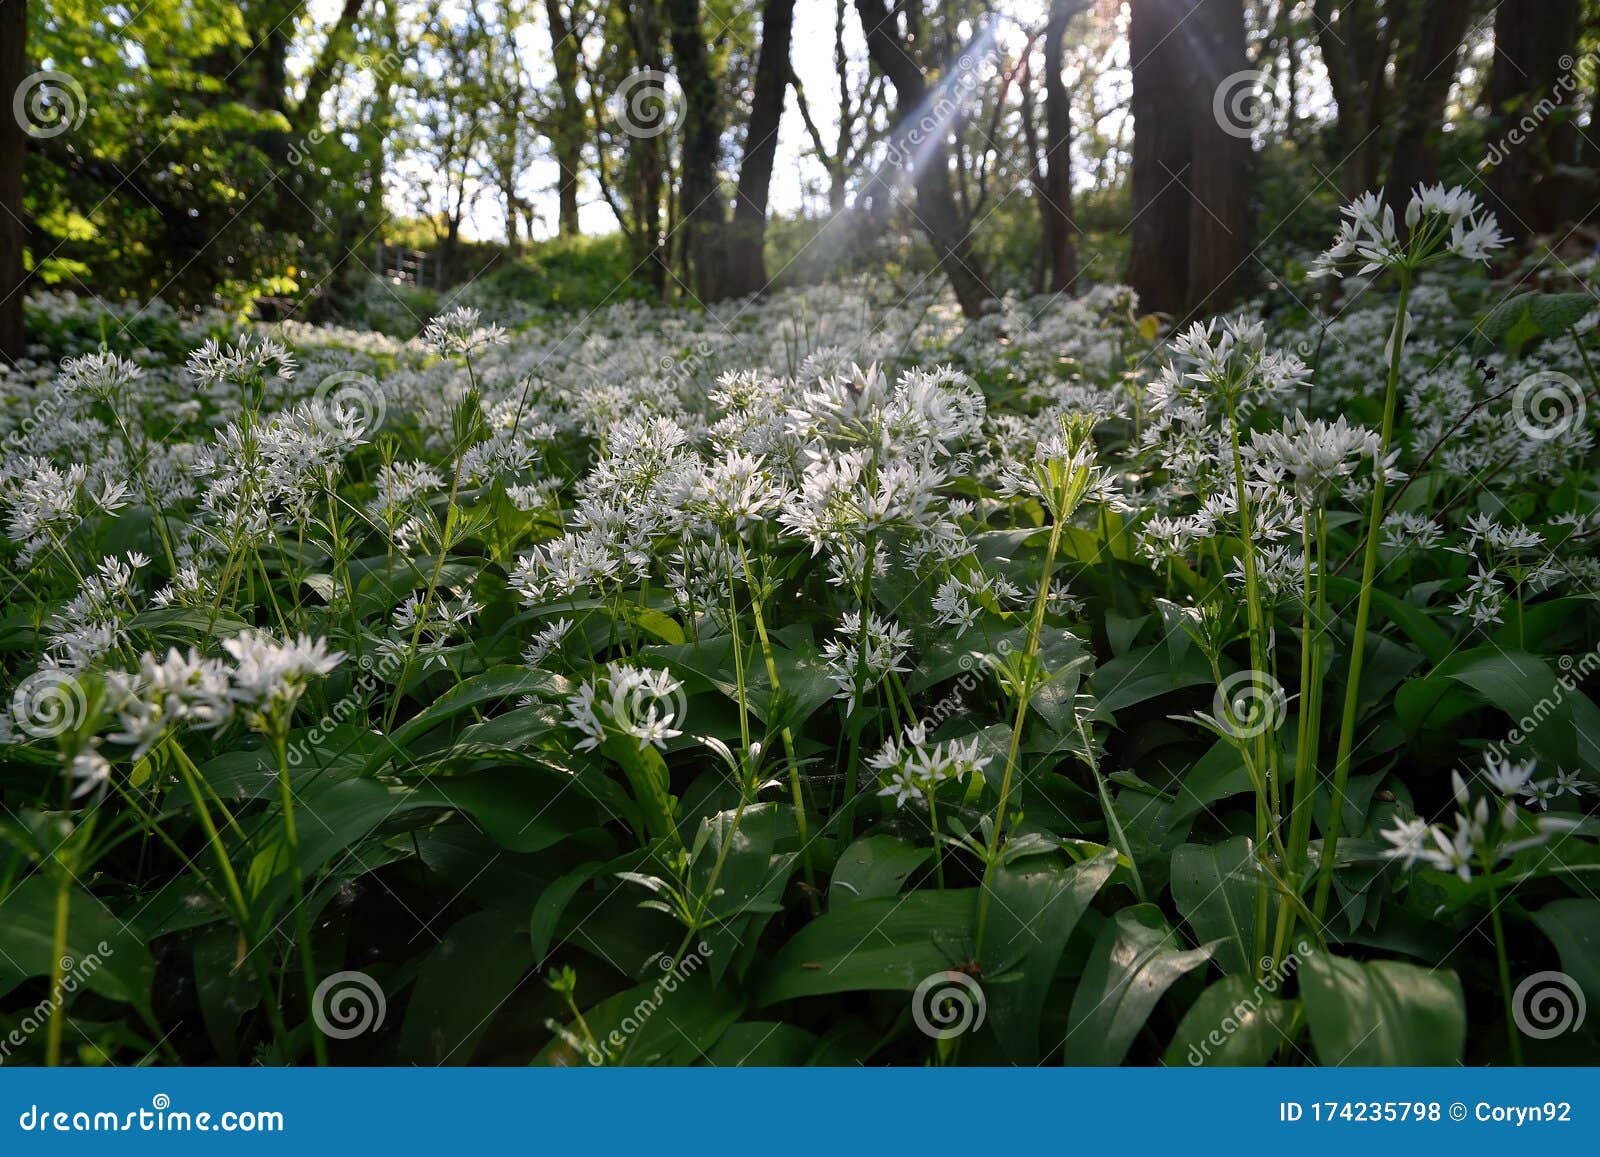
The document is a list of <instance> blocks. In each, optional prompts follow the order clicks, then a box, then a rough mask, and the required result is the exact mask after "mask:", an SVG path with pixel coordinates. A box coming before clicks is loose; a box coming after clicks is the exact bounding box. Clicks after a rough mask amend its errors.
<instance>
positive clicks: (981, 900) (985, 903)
mask: <svg viewBox="0 0 1600 1157" xmlns="http://www.w3.org/2000/svg"><path fill="white" fill-rule="evenodd" d="M1063 528H1064V523H1063V521H1062V520H1061V519H1060V518H1057V519H1055V521H1054V522H1052V523H1051V525H1050V545H1049V546H1047V547H1046V548H1045V552H1044V569H1043V571H1042V572H1041V573H1040V575H1039V590H1038V593H1037V594H1036V595H1034V599H1033V615H1032V616H1031V618H1030V619H1029V620H1028V642H1027V645H1026V647H1025V648H1024V649H1023V652H1022V662H1021V665H1020V668H1019V670H1018V675H1017V677H1018V681H1019V682H1018V687H1017V710H1016V714H1015V715H1014V716H1013V718H1012V722H1011V745H1010V747H1009V748H1008V749H1007V751H1006V766H1005V770H1004V772H1002V774H1001V776H1000V800H999V802H998V803H997V804H996V805H995V809H994V826H993V828H992V829H991V831H990V833H989V846H988V848H987V849H986V853H987V854H986V855H985V856H984V865H983V882H982V886H981V887H980V889H979V892H978V923H977V929H976V936H975V937H974V945H973V955H974V956H978V955H979V953H981V952H982V951H983V934H984V931H985V929H986V927H987V925H988V920H989V896H990V893H991V892H992V891H993V876H994V868H995V865H996V864H997V863H999V862H1000V844H1001V841H1002V839H1003V836H1004V831H1005V820H1006V804H1007V803H1009V802H1010V800H1011V782H1012V778H1013V777H1014V775H1015V774H1016V769H1017V753H1018V751H1019V750H1020V749H1021V747H1022V727H1023V724H1024V723H1026V722H1027V719H1028V701H1029V700H1030V699H1032V698H1033V670H1034V664H1035V663H1036V662H1037V660H1038V656H1039V636H1040V635H1041V634H1042V633H1043V632H1044V612H1045V607H1046V606H1048V605H1049V602H1050V578H1051V572H1052V571H1053V570H1054V569H1055V565H1056V553H1057V551H1059V550H1060V549H1061V532H1062V530H1063Z"/></svg>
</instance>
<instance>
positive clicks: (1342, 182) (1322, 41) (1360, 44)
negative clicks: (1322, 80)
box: [1312, 0, 1400, 200]
mask: <svg viewBox="0 0 1600 1157" xmlns="http://www.w3.org/2000/svg"><path fill="white" fill-rule="evenodd" d="M1399 6H1400V5H1399V0H1315V2H1314V4H1313V5H1312V12H1313V15H1314V17H1315V20H1316V25H1317V44H1318V46H1319V47H1320V48H1321V49H1322V63H1323V66H1324V67H1325V68H1327V70H1328V87H1329V88H1331V89H1332V90H1333V100H1334V103H1335V104H1336V105H1337V106H1338V109H1339V116H1338V123H1337V134H1336V136H1337V148H1338V150H1339V188H1340V191H1341V192H1342V193H1343V194H1344V196H1345V198H1346V199H1347V200H1351V199H1354V198H1355V197H1357V196H1359V195H1360V194H1362V193H1364V192H1366V191H1367V190H1368V189H1373V188H1376V187H1377V183H1378V146H1379V143H1380V142H1379V135H1380V130H1381V129H1382V128H1383V117H1384V108H1385V105H1386V103H1387V95H1388V94H1387V88H1386V85H1385V81H1384V76H1385V73H1386V72H1387V71H1388V67H1389V56H1390V50H1391V49H1392V47H1393V44H1394V36H1395V24H1396V20H1395V13H1396V10H1397V9H1398V8H1399Z"/></svg>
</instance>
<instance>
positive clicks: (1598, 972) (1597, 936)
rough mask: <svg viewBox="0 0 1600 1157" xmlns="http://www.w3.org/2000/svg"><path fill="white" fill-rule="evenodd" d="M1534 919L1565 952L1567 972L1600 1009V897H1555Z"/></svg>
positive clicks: (1558, 950)
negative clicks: (1558, 898)
mask: <svg viewBox="0 0 1600 1157" xmlns="http://www.w3.org/2000/svg"><path fill="white" fill-rule="evenodd" d="M1533 922H1534V923H1535V924H1537V925H1538V926H1539V929H1540V931H1542V932H1543V933H1544V934H1545V935H1546V936H1548V937H1550V943H1552V944H1554V945H1555V946H1556V951H1557V952H1559V953H1560V954H1561V967H1562V969H1563V971H1565V972H1566V973H1567V974H1568V975H1569V976H1571V977H1572V979H1573V980H1575V981H1577V982H1578V986H1579V987H1580V988H1582V989H1583V991H1584V995H1585V996H1586V997H1587V998H1588V1000H1589V1003H1590V1005H1592V1006H1594V1007H1595V1008H1600V900H1595V899H1592V898H1591V897H1588V896H1582V897H1573V898H1570V899H1566V900H1552V901H1551V902H1550V903H1548V904H1546V905H1545V906H1544V907H1543V908H1540V909H1539V910H1538V911H1537V912H1535V913H1533Z"/></svg>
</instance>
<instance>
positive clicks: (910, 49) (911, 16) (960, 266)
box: [856, 0, 995, 318]
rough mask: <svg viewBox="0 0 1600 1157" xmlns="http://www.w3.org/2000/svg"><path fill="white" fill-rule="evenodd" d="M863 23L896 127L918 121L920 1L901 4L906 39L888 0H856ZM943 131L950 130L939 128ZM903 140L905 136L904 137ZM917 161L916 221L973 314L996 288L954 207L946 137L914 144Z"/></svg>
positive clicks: (922, 92)
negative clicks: (888, 90)
mask: <svg viewBox="0 0 1600 1157" xmlns="http://www.w3.org/2000/svg"><path fill="white" fill-rule="evenodd" d="M856 11H857V12H859V13H860V15H861V27H862V31H863V33H864V34H865V35H866V41H867V54H868V55H869V56H870V57H871V58H872V63H873V64H874V65H875V66H876V67H877V68H878V69H879V71H881V72H882V73H883V74H884V75H885V76H887V77H888V78H889V83H890V84H891V85H893V86H894V94H895V112H896V114H897V116H898V117H899V118H900V124H899V125H898V126H897V130H898V129H903V128H907V127H909V128H911V129H915V128H916V127H917V126H916V125H915V124H914V123H913V121H914V118H916V117H918V116H919V115H921V113H922V110H921V108H920V106H921V104H922V100H923V97H924V96H926V95H927V80H926V77H925V75H924V73H923V69H922V66H921V65H920V64H918V63H917V60H916V57H915V55H914V52H915V50H916V46H918V45H920V44H921V42H922V36H921V33H920V28H921V19H920V17H921V12H920V11H919V8H918V3H917V2H916V0H911V2H909V3H905V4H902V5H899V6H897V8H896V11H903V12H904V15H905V18H906V34H905V37H904V39H903V40H902V38H901V37H900V35H899V34H898V31H897V28H896V25H895V23H894V17H893V16H892V15H891V14H890V11H889V8H888V5H887V3H886V2H885V0H856ZM940 131H941V133H942V132H944V131H947V130H944V129H941V130H940ZM901 139H904V138H903V137H902V138H901ZM915 151H916V153H917V166H916V170H915V172H914V173H913V180H914V182H915V186H916V195H917V222H918V224H919V225H921V227H922V230H923V232H924V233H926V234H927V235H928V240H929V241H930V242H932V244H933V252H934V256H935V257H936V258H937V264H938V267H939V268H940V269H942V270H943V271H944V273H945V276H947V277H948V278H949V279H950V287H951V288H952V289H953V290H954V291H955V295H956V301H957V302H959V303H960V305H961V312H962V314H963V315H964V316H966V317H969V318H975V317H980V316H982V315H983V314H984V313H985V312H987V311H988V309H989V307H990V305H991V304H992V303H993V301H994V299H995V295H994V291H993V290H992V289H990V288H989V286H988V284H987V283H986V282H985V281H984V279H983V275H982V274H981V272H980V271H979V269H978V263H977V255H976V254H975V253H973V251H972V235H971V223H970V222H968V221H966V220H964V219H963V218H962V216H961V211H960V210H959V209H958V208H957V207H956V198H955V190H954V188H953V187H952V185H951V181H950V160H949V147H948V145H947V143H946V141H945V140H944V139H943V136H942V135H941V136H939V137H937V138H936V139H934V140H930V141H922V142H919V143H918V144H917V145H916V146H915Z"/></svg>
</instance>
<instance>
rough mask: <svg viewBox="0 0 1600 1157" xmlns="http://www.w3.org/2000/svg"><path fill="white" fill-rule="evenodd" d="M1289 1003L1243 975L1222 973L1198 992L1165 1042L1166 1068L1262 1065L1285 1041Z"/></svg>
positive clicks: (1290, 1020)
mask: <svg viewBox="0 0 1600 1157" xmlns="http://www.w3.org/2000/svg"><path fill="white" fill-rule="evenodd" d="M1293 1023H1294V1005H1293V1004H1292V1003H1291V1002H1290V1001H1287V1000H1284V999H1283V998H1281V997H1279V996H1277V995H1275V994H1274V992H1272V991H1270V990H1268V989H1267V988H1266V982H1264V981H1256V980H1252V979H1251V978H1250V977H1248V976H1225V977H1223V978H1222V979H1221V980H1219V981H1217V982H1216V983H1215V984H1213V985H1212V986H1211V987H1210V988H1208V989H1206V990H1205V991H1204V992H1202V993H1201V994H1200V999H1199V1000H1197V1001H1195V1002H1194V1005H1193V1006H1192V1007H1191V1008H1190V1009H1189V1011H1188V1012H1187V1013H1185V1014H1184V1018H1183V1021H1182V1022H1181V1023H1180V1024H1179V1025H1178V1031H1177V1032H1175V1033H1174V1034H1173V1035H1172V1043H1171V1044H1169V1045H1168V1046H1167V1054H1166V1057H1165V1063H1166V1064H1167V1065H1168V1066H1169V1067H1172V1068H1177V1067H1179V1066H1182V1065H1188V1066H1190V1067H1194V1068H1198V1067H1201V1066H1225V1065H1264V1064H1266V1063H1267V1062H1268V1061H1270V1060H1271V1059H1272V1055H1273V1054H1274V1053H1275V1052H1277V1051H1278V1049H1279V1048H1280V1047H1281V1046H1282V1045H1283V1043H1284V1042H1285V1041H1286V1040H1289V1039H1290V1037H1289V1033H1290V1030H1291V1027H1292V1026H1293Z"/></svg>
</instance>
